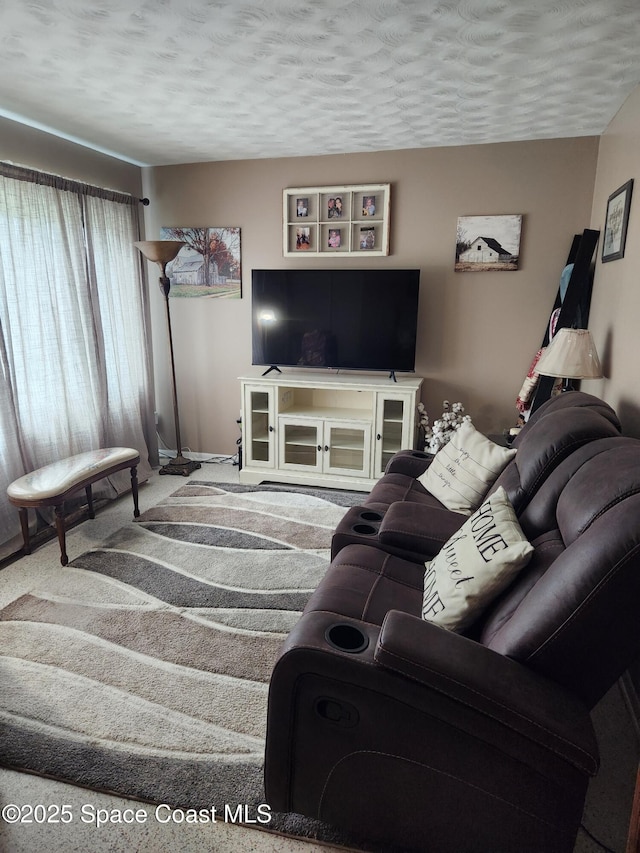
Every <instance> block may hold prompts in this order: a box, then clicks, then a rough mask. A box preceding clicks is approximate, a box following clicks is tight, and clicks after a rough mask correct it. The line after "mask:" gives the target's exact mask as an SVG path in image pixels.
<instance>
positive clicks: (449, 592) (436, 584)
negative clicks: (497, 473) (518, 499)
mask: <svg viewBox="0 0 640 853" xmlns="http://www.w3.org/2000/svg"><path fill="white" fill-rule="evenodd" d="M532 554H533V546H532V545H531V544H530V543H529V542H528V541H527V539H526V537H525V536H524V534H523V532H522V530H521V528H520V525H519V524H518V519H517V518H516V514H515V512H514V510H513V507H512V506H511V502H510V501H509V498H508V497H507V493H506V492H505V490H504V489H503V488H502V486H500V487H499V488H497V489H496V491H495V492H494V493H493V494H492V495H490V496H489V497H488V498H487V500H486V501H484V503H482V504H481V506H480V507H479V508H478V509H477V510H476V511H475V512H474V513H473V515H470V516H469V518H468V519H467V520H466V521H465V523H464V524H463V525H462V527H461V528H460V530H459V531H458V532H457V533H454V534H453V536H452V537H451V538H450V539H449V541H448V542H447V543H446V544H445V545H443V547H442V550H441V551H440V553H439V554H438V556H437V557H435V558H434V559H433V560H431V561H430V562H428V563H425V574H424V595H423V599H422V618H423V619H425V620H427V621H428V622H435V623H436V624H437V625H441V626H442V627H443V628H448V629H449V630H450V631H462V630H464V629H465V628H467V627H468V626H469V625H470V624H471V623H472V622H473V621H474V620H475V619H476V618H477V617H478V615H479V614H480V613H481V612H482V610H483V609H484V608H485V607H486V606H487V604H489V602H490V601H491V600H492V599H494V598H495V597H496V596H497V595H498V593H500V592H502V590H503V589H505V587H506V586H507V585H508V584H509V583H510V582H511V580H512V579H513V578H514V577H515V575H516V574H517V573H518V572H519V571H520V570H521V569H523V568H524V567H525V566H526V565H527V563H528V562H529V560H530V559H531V555H532Z"/></svg>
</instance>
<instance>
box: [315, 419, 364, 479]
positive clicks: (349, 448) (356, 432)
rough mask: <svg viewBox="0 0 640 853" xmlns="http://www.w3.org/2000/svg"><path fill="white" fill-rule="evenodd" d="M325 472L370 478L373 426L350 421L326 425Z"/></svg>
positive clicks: (324, 446)
mask: <svg viewBox="0 0 640 853" xmlns="http://www.w3.org/2000/svg"><path fill="white" fill-rule="evenodd" d="M323 452H324V469H323V470H324V471H325V473H327V474H359V475H360V476H362V477H368V476H369V470H370V467H371V425H370V424H358V423H349V422H348V421H342V422H334V423H327V424H325V443H324V445H323Z"/></svg>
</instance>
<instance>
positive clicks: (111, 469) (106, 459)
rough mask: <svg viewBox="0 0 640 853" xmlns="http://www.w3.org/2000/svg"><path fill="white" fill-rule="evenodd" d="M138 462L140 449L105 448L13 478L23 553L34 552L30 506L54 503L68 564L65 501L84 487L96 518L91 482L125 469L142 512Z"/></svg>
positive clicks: (11, 495) (135, 506) (135, 503)
mask: <svg viewBox="0 0 640 853" xmlns="http://www.w3.org/2000/svg"><path fill="white" fill-rule="evenodd" d="M139 462H140V456H139V454H138V451H137V450H134V449H133V448H131V447H105V448H102V449H100V450H89V451H88V452H87V453H78V454H77V455H76V456H70V457H68V458H67V459H61V460H59V461H58V462H52V463H51V464H50V465H45V466H44V467H43V468H38V469H37V470H36V471H32V472H31V473H30V474H25V475H24V476H23V477H19V478H18V479H17V480H14V481H13V483H11V485H10V486H9V487H8V489H7V496H8V498H9V501H10V502H11V503H12V504H14V506H17V507H19V512H20V526H21V528H22V538H23V540H24V553H25V554H30V553H31V543H30V540H29V519H28V509H29V508H31V507H43V506H52V507H54V512H55V519H56V530H57V532H58V542H59V543H60V562H61V563H62V565H63V566H66V565H67V563H68V562H69V558H68V557H67V552H66V543H65V514H64V502H65V500H66V499H67V498H68V497H69V496H70V495H72V494H74V492H77V491H79V490H80V489H84V490H85V492H86V495H87V503H88V512H89V518H95V511H94V508H93V496H92V493H91V484H92V483H95V482H96V481H97V480H102V479H103V478H104V477H109V476H111V474H115V472H116V471H121V470H123V469H124V468H130V469H131V492H132V494H133V514H134V516H135V517H136V518H137V517H138V516H139V515H140V510H139V509H138V477H137V465H138V463H139Z"/></svg>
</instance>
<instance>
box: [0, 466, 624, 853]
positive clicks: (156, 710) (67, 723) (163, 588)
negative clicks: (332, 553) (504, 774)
mask: <svg viewBox="0 0 640 853" xmlns="http://www.w3.org/2000/svg"><path fill="white" fill-rule="evenodd" d="M207 474H209V472H207ZM215 474H216V472H215V471H212V472H211V474H210V475H209V476H210V478H211V479H212V480H213V479H216V476H215ZM198 475H200V476H201V478H202V479H204V478H203V477H202V472H197V473H196V474H194V475H192V478H191V479H190V480H189V481H185V482H184V484H183V483H182V481H177V482H176V480H177V478H176V480H174V481H173V483H172V484H171V486H172V488H173V489H175V488H178V487H179V489H178V494H177V495H176V496H175V497H171V496H169V497H167V498H165V499H164V500H161V501H157V505H156V506H155V507H153V506H152V504H153V503H154V502H156V501H155V500H154V501H150V500H148V501H147V502H146V503H145V498H146V495H147V494H149V492H148V491H147V490H146V489H145V488H144V487H143V489H142V491H141V508H142V509H143V515H142V516H141V518H140V521H139V522H137V523H133V522H131V521H130V520H128V518H127V516H128V515H129V513H130V506H129V501H126V506H124V503H125V502H123V507H124V508H123V509H122V510H121V514H122V518H121V522H122V523H120V524H114V523H113V521H111V522H110V523H108V521H107V516H111V518H112V519H113V518H117V517H118V516H117V514H116V515H114V512H115V513H117V511H118V510H117V508H115V509H114V510H107V511H105V513H104V516H103V515H102V514H99V515H98V518H97V519H96V520H95V521H93V522H88V523H86V524H83V525H81V526H80V527H79V528H77V529H76V530H74V531H72V532H71V533H70V535H69V537H68V544H69V554H70V557H71V558H72V562H71V564H70V565H69V566H68V567H67V569H62V568H61V567H60V566H59V563H58V555H57V545H56V544H55V543H51V544H50V545H48V546H45V547H44V548H42V549H41V550H40V551H38V552H36V553H35V554H34V555H32V556H31V557H28V558H24V559H23V560H21V561H19V563H17V564H16V565H15V566H12V567H11V568H10V569H9V570H4V572H2V573H0V606H1V607H3V611H2V613H1V614H0V644H1V645H0V648H1V649H2V650H3V653H4V657H3V661H2V666H3V671H2V674H1V675H0V677H1V678H2V684H3V688H7V686H9V689H5V690H4V691H3V694H2V698H0V709H1V713H0V718H1V719H2V722H3V725H4V726H5V727H6V728H5V733H4V734H3V742H2V753H3V756H5V757H3V759H2V763H4V764H5V765H7V764H9V765H11V766H13V767H20V768H22V769H25V770H30V771H31V772H36V773H44V774H46V775H50V776H54V777H55V778H57V779H62V780H68V781H71V782H73V783H74V785H77V786H84V788H85V789H86V788H100V789H103V790H107V791H111V792H115V793H116V794H124V795H125V796H133V797H140V798H142V799H143V800H149V801H151V802H157V801H158V800H163V801H167V802H172V803H174V804H176V805H177V804H178V803H179V802H180V799H179V796H183V797H184V800H183V801H182V802H183V804H184V806H185V807H187V808H189V807H194V805H195V804H196V803H201V802H204V803H206V804H207V805H211V804H212V803H213V802H215V803H217V802H222V803H223V804H231V805H232V808H233V809H237V806H238V805H240V804H244V805H246V806H247V807H248V808H249V809H250V811H248V812H245V813H244V814H243V817H245V816H248V817H249V818H250V819H252V818H253V817H254V816H255V815H258V814H259V813H258V811H257V808H258V806H259V804H260V802H261V801H262V789H261V762H262V739H263V734H264V709H265V701H266V689H267V680H268V676H269V672H270V666H271V662H272V660H273V656H274V655H275V654H276V653H277V647H278V646H279V643H280V640H281V639H282V637H283V636H284V634H286V632H287V631H288V630H289V627H290V626H291V625H292V624H293V623H294V622H295V621H296V619H297V615H298V613H299V608H300V607H301V606H303V603H304V600H306V596H307V595H308V594H309V592H310V590H312V589H313V588H314V586H315V584H316V583H317V580H318V579H319V577H321V575H322V572H323V571H324V570H325V568H326V565H327V556H328V552H327V548H328V543H329V538H330V533H331V531H332V530H333V528H334V527H335V525H336V523H337V520H338V519H339V518H340V517H341V515H342V513H344V511H345V509H346V507H347V506H350V505H352V504H353V503H359V502H360V499H361V495H359V494H358V493H352V494H351V495H350V494H348V493H340V494H337V495H333V496H330V495H328V494H327V493H326V492H325V491H324V490H322V491H321V492H319V493H313V492H310V490H308V489H296V488H295V487H283V486H274V487H260V488H259V489H257V490H256V489H253V488H249V489H245V488H243V487H240V486H239V485H238V484H237V482H235V481H236V480H237V473H236V472H232V473H230V474H228V475H225V477H228V479H229V481H230V482H229V483H227V482H224V483H223V484H221V486H219V487H217V488H216V487H212V485H211V483H206V484H204V485H202V484H200V483H199V481H198V479H197V478H198ZM158 479H159V480H160V482H161V483H162V481H163V480H164V481H165V482H164V483H162V486H163V488H164V489H165V494H167V493H168V491H170V490H169V489H168V488H167V486H168V483H167V482H166V481H167V480H169V479H171V478H156V480H158ZM145 506H146V507H149V506H151V507H152V508H151V509H147V510H146V511H145ZM234 519H235V523H234ZM74 555H75V557H74ZM180 555H182V556H180ZM187 555H188V556H187ZM213 555H215V560H214V559H212V556H213ZM274 558H275V559H274ZM36 566H37V567H38V568H37V570H36V568H35V567H36ZM251 566H253V570H251V568H250V567H251ZM293 578H295V579H296V582H295V583H294V582H292V579H293ZM265 605H266V606H265ZM167 638H169V640H168V639H167ZM234 660H235V662H236V663H235V664H234V665H233V666H232V665H231V664H230V661H234ZM25 673H28V675H29V678H28V679H27V678H25V677H24V676H25ZM212 687H214V688H215V689H211V688H212ZM227 710H228V711H229V713H227ZM231 719H233V720H234V722H233V725H231V726H229V725H228V721H229V720H231ZM595 719H596V729H597V731H598V735H599V739H600V742H601V746H603V769H602V771H601V774H600V776H599V778H598V779H597V780H596V781H595V783H594V787H593V793H592V795H591V796H590V800H589V802H588V805H587V811H586V813H585V824H586V825H587V826H588V827H589V828H590V829H591V831H592V832H593V833H594V834H595V835H597V836H598V837H599V838H600V839H601V840H604V841H605V843H607V844H609V845H610V846H611V847H612V848H613V849H615V850H616V851H619V853H622V851H623V850H624V838H625V837H626V825H625V821H626V820H628V809H629V807H630V796H631V793H632V789H633V784H632V783H633V777H634V768H635V762H636V761H637V743H636V741H635V736H634V735H633V733H630V731H629V729H630V723H629V720H628V719H625V716H624V708H623V706H622V703H621V701H620V697H619V695H618V692H617V688H616V691H615V692H614V691H611V694H610V695H609V696H608V697H605V700H603V703H602V704H601V706H599V707H598V708H597V709H596V713H595ZM132 784H133V785H137V786H138V788H137V789H136V788H133V789H131V787H130V786H131V785H132ZM179 792H181V794H179ZM165 794H166V797H165ZM0 795H1V798H2V805H5V804H7V803H20V804H22V803H29V802H30V803H34V802H40V803H43V802H44V803H48V804H55V803H62V802H71V803H72V804H73V809H74V817H75V822H74V823H73V825H67V826H62V825H59V826H55V825H43V824H38V825H35V824H34V825H31V826H15V825H11V826H10V825H8V824H7V823H4V824H2V823H0V849H1V850H11V851H12V853H22V851H23V850H24V851H25V853H26V851H29V853H36V852H37V851H40V850H43V851H44V850H51V851H60V853H62V851H65V853H69V851H75V850H80V851H84V850H86V851H89V850H91V851H92V853H97V851H102V850H109V851H111V852H112V853H113V851H119V850H122V851H123V853H124V851H125V850H126V851H127V853H129V851H135V850H154V851H158V853H160V851H173V850H181V853H182V851H190V850H191V849H194V850H195V849H198V850H204V851H207V850H216V851H217V850H220V851H222V850H224V851H225V853H226V851H271V850H278V851H293V850H296V851H297V850H298V849H301V850H305V851H312V850H321V849H326V848H325V844H329V843H332V842H335V841H336V840H337V839H336V838H335V837H333V838H332V837H331V836H329V835H327V836H323V835H322V832H321V833H320V835H319V836H318V837H319V838H323V839H324V843H320V844H318V843H313V842H302V841H300V842H296V841H293V840H291V839H285V838H280V837H275V836H273V835H269V834H267V833H265V832H255V831H254V830H253V829H252V830H247V829H244V828H243V827H239V826H236V825H235V824H234V821H229V822H227V823H220V822H218V823H217V824H216V825H215V827H214V826H213V825H209V826H204V827H203V826H193V827H190V828H189V829H188V831H187V829H186V828H185V826H180V825H177V824H171V822H169V823H168V824H166V823H165V824H162V825H159V824H158V823H157V822H155V824H154V822H153V821H152V820H151V819H150V820H149V821H148V822H147V823H145V825H144V826H140V825H133V826H114V825H107V826H105V827H103V828H102V829H101V830H99V831H97V832H96V831H95V830H96V827H95V826H94V825H93V824H92V823H91V822H90V821H89V820H87V821H86V822H84V821H80V820H79V815H80V809H81V807H82V804H90V805H91V806H92V807H93V805H95V806H96V807H99V806H102V807H103V808H105V809H108V808H111V809H122V808H124V807H135V806H136V803H135V802H134V801H132V800H126V799H125V800H123V799H121V798H120V797H118V796H113V795H108V794H97V793H94V792H93V791H87V790H84V791H83V790H82V788H80V787H71V786H69V785H68V784H65V782H52V781H49V780H48V779H44V778H37V777H32V776H29V775H26V774H25V773H20V772H14V771H11V770H4V771H2V772H1V773H0ZM214 797H215V798H216V799H215V801H214V800H213V798H214ZM45 798H46V799H45ZM176 798H178V799H176ZM147 810H148V811H149V814H150V815H152V813H153V812H152V810H149V809H148V807H147ZM254 828H255V829H260V828H262V827H261V826H260V825H259V824H257V825H255V826H254ZM281 828H282V829H284V830H285V831H293V832H294V833H299V832H302V833H304V832H305V831H306V832H309V833H311V834H312V833H313V832H317V831H318V827H315V826H308V827H300V826H294V827H293V828H292V827H291V826H290V825H287V824H286V823H284V824H282V827H281ZM320 829H321V830H322V828H320ZM342 840H343V841H344V839H342ZM599 849H602V848H600V847H599V846H597V845H596V843H595V842H593V841H591V840H590V839H589V838H588V837H587V836H586V835H585V834H584V833H582V832H581V834H580V835H579V837H578V841H577V845H576V853H591V851H595V850H599Z"/></svg>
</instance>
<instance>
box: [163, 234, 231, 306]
mask: <svg viewBox="0 0 640 853" xmlns="http://www.w3.org/2000/svg"><path fill="white" fill-rule="evenodd" d="M160 237H161V239H162V240H182V241H183V242H184V243H185V244H186V245H185V246H183V247H182V248H181V249H180V251H179V252H178V255H177V257H176V258H175V259H174V260H173V261H171V263H170V264H167V275H168V276H169V278H170V280H171V290H170V292H169V296H181V297H185V296H199V297H208V298H227V299H229V298H231V299H240V298H241V296H242V266H241V259H240V229H239V228H230V227H220V228H161V229H160Z"/></svg>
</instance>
